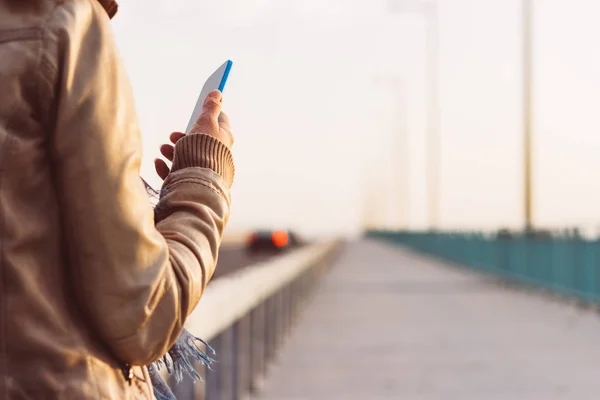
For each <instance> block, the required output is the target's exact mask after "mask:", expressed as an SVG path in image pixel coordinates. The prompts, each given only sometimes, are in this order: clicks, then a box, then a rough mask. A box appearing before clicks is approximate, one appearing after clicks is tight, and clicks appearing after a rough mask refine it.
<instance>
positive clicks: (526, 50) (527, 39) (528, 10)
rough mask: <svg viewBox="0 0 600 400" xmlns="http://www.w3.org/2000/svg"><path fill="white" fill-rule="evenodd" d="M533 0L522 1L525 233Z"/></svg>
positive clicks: (529, 210) (529, 209) (529, 204)
mask: <svg viewBox="0 0 600 400" xmlns="http://www.w3.org/2000/svg"><path fill="white" fill-rule="evenodd" d="M532 20H533V0H523V164H524V166H523V167H524V168H523V172H524V174H523V175H524V176H523V185H524V188H523V190H524V199H523V200H524V202H523V203H524V217H525V231H526V232H527V233H529V232H531V231H532V230H533V229H534V228H533V190H532V186H533V156H532V152H533V144H532V142H533V140H532V130H533V129H532V112H533V94H532V92H533V90H532V87H533V83H532V79H533V55H532V51H533V21H532Z"/></svg>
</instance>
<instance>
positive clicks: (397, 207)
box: [374, 75, 410, 229]
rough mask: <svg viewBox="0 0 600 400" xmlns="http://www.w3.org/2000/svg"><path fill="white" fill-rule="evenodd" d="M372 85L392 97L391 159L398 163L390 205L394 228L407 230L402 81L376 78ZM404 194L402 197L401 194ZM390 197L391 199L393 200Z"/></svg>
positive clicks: (404, 104) (407, 192) (406, 179)
mask: <svg viewBox="0 0 600 400" xmlns="http://www.w3.org/2000/svg"><path fill="white" fill-rule="evenodd" d="M374 83H375V84H376V85H378V86H381V87H385V88H391V89H392V93H393V95H394V109H395V112H394V117H395V120H394V128H395V129H394V130H393V133H392V137H393V139H395V140H393V142H392V146H391V147H392V151H391V155H392V158H396V159H397V160H398V161H399V162H398V163H397V164H396V163H395V164H394V166H395V168H393V171H394V178H395V179H394V182H395V185H393V187H394V189H395V190H394V192H395V193H394V194H395V196H394V197H395V200H396V201H394V202H393V203H392V204H393V207H394V216H395V217H396V221H395V222H396V226H395V228H402V227H403V226H402V225H404V228H407V229H408V228H409V226H410V221H409V211H408V210H409V204H410V184H409V173H408V170H409V168H410V162H409V158H408V156H409V152H408V137H407V131H406V124H405V119H404V115H405V114H406V112H407V111H406V110H407V107H406V101H405V99H406V96H405V88H404V83H403V82H402V79H400V78H398V77H395V76H385V75H381V76H376V77H375V79H374ZM403 193H404V194H405V195H404V196H402V194H403ZM394 197H392V198H394Z"/></svg>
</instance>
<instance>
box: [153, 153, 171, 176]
mask: <svg viewBox="0 0 600 400" xmlns="http://www.w3.org/2000/svg"><path fill="white" fill-rule="evenodd" d="M154 169H156V173H157V174H158V176H160V179H162V180H163V181H164V180H165V179H167V176H169V172H171V171H170V170H169V167H167V163H166V162H164V161H163V160H161V159H160V158H156V159H154Z"/></svg>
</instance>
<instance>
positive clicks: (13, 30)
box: [0, 0, 234, 400]
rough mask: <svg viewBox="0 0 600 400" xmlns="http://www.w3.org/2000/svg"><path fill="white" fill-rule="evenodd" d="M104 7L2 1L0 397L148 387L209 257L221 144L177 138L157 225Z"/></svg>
mask: <svg viewBox="0 0 600 400" xmlns="http://www.w3.org/2000/svg"><path fill="white" fill-rule="evenodd" d="M115 12H116V4H115V3H114V2H111V1H104V0H102V1H99V0H0V399H1V400H8V399H10V400H20V399H33V400H45V399H48V400H51V399H61V400H63V399H64V400H67V399H68V400H70V399H73V400H82V399H110V400H112V399H115V400H125V399H151V398H153V395H152V387H151V384H150V381H149V378H148V373H147V371H146V369H145V368H142V367H140V366H143V365H146V364H149V363H151V362H153V361H155V360H156V359H158V358H159V357H160V356H162V355H163V354H165V353H166V352H167V350H168V349H169V348H170V347H171V345H172V344H173V343H174V341H175V340H176V338H177V336H178V335H179V333H180V331H181V329H182V328H183V325H184V322H185V320H186V317H187V316H188V315H189V314H190V313H191V311H192V310H193V309H194V307H195V306H196V304H197V303H198V301H199V300H200V296H201V295H202V292H203V290H204V288H205V286H206V284H207V282H208V281H209V279H210V278H211V276H212V274H213V271H214V268H215V264H216V260H217V252H218V250H219V245H220V240H221V235H222V232H223V229H224V227H225V224H226V223H227V219H228V218H229V206H230V197H229V188H230V186H231V183H232V180H233V174H234V168H233V162H232V159H231V154H230V152H229V150H228V149H227V148H226V147H225V146H224V145H223V144H222V143H221V142H219V141H217V140H215V139H213V138H211V137H209V136H207V135H192V136H188V137H186V138H184V139H182V140H181V141H180V142H179V143H178V144H177V146H176V150H175V160H174V163H173V170H172V172H171V174H170V176H169V177H168V178H167V180H166V182H165V183H164V187H163V189H165V194H164V195H163V198H162V200H161V202H160V212H159V213H158V214H157V223H156V226H155V221H154V215H153V210H152V208H151V206H150V203H149V201H148V198H147V195H146V192H145V190H144V187H143V184H142V182H141V180H140V177H139V169H140V160H141V143H140V132H139V129H138V123H137V119H136V115H135V111H134V106H133V99H132V94H131V90H130V87H129V82H128V79H127V76H126V75H125V72H124V70H123V66H122V63H121V61H120V60H119V57H118V55H117V52H116V50H115V43H114V39H113V36H112V33H111V28H110V25H109V23H110V22H109V16H112V15H114V13H115ZM107 14H108V15H107ZM166 134H167V132H165V136H166ZM129 366H132V367H131V368H132V370H131V372H132V375H133V379H127V377H126V376H127V375H128V373H127V372H128V371H129V370H128V368H130V367H129ZM123 369H125V373H124V372H123Z"/></svg>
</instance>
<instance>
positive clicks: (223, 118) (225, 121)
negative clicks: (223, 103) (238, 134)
mask: <svg viewBox="0 0 600 400" xmlns="http://www.w3.org/2000/svg"><path fill="white" fill-rule="evenodd" d="M219 125H220V126H221V128H223V129H225V130H226V131H227V132H231V125H229V117H228V116H227V114H225V113H224V112H221V114H219Z"/></svg>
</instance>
